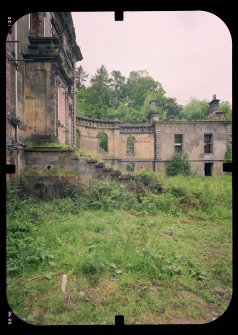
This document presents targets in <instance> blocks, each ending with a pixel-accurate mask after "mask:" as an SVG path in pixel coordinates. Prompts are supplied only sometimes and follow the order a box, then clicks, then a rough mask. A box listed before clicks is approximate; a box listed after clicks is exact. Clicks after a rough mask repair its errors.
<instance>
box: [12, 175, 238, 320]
mask: <svg viewBox="0 0 238 335" xmlns="http://www.w3.org/2000/svg"><path fill="white" fill-rule="evenodd" d="M151 178H152V179H153V178H154V179H153V182H152V179H151ZM151 178H150V176H149V175H148V173H147V172H145V171H142V172H140V173H139V174H137V177H136V178H135V180H134V182H133V183H132V184H131V185H130V187H129V188H128V189H127V190H126V189H125V188H124V186H123V185H122V184H117V183H110V182H107V181H98V182H95V183H93V184H92V185H90V186H89V187H87V188H86V187H84V188H82V187H75V188H74V189H72V188H71V189H68V190H67V194H65V198H64V199H57V200H54V201H49V202H43V201H39V200H36V199H34V198H31V197H29V196H27V195H26V194H24V192H22V191H21V190H20V191H19V190H18V191H17V192H16V190H14V189H9V190H8V201H7V256H8V257H7V272H8V277H7V280H8V290H7V296H8V302H9V304H10V306H11V308H12V310H13V312H14V313H15V314H16V315H17V316H18V317H19V318H21V319H23V320H25V321H27V322H29V323H33V324H104V323H106V324H114V318H115V315H118V314H123V315H124V316H125V323H127V324H136V323H147V324H148V323H149V324H150V323H152V324H158V323H204V322H209V321H212V320H213V319H215V318H217V317H218V316H219V315H221V314H222V313H223V312H224V311H225V310H226V308H227V307H228V305H229V302H230V299H231V291H232V288H231V286H232V283H231V272H232V268H231V238H232V237H231V236H232V232H231V216H232V201H231V200H232V199H231V196H232V192H231V177H230V176H220V177H207V178H205V177H204V178H203V177H181V176H177V177H171V178H163V177H162V176H158V175H157V176H156V175H153V176H151ZM142 181H143V187H142V186H141V184H140V183H141V182H142ZM135 182H136V183H137V184H135ZM153 183H161V184H162V185H164V190H163V192H162V193H161V194H156V192H155V191H154V190H153V188H152V184H153ZM63 274H67V275H68V282H67V290H66V292H65V293H62V292H61V291H60V287H59V281H60V278H61V276H62V275H63Z"/></svg>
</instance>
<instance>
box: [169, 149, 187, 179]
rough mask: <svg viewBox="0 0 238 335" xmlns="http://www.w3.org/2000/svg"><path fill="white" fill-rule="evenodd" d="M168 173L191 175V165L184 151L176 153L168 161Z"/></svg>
mask: <svg viewBox="0 0 238 335" xmlns="http://www.w3.org/2000/svg"><path fill="white" fill-rule="evenodd" d="M167 174H168V176H176V175H178V174H182V175H185V176H188V175H190V174H191V167H190V163H189V161H188V160H187V156H186V155H185V154H182V153H176V154H174V155H173V156H172V157H171V159H170V160H169V161H168V163H167Z"/></svg>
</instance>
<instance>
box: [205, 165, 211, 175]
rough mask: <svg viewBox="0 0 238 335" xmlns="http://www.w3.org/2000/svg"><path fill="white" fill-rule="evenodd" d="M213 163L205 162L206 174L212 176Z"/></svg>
mask: <svg viewBox="0 0 238 335" xmlns="http://www.w3.org/2000/svg"><path fill="white" fill-rule="evenodd" d="M212 170H213V163H205V164H204V175H205V176H212Z"/></svg>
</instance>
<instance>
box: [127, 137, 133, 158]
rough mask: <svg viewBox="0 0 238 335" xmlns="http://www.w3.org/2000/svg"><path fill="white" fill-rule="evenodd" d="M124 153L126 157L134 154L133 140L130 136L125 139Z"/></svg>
mask: <svg viewBox="0 0 238 335" xmlns="http://www.w3.org/2000/svg"><path fill="white" fill-rule="evenodd" d="M126 153H127V154H128V155H134V153H135V138H134V137H132V136H130V137H128V138H127V143H126Z"/></svg>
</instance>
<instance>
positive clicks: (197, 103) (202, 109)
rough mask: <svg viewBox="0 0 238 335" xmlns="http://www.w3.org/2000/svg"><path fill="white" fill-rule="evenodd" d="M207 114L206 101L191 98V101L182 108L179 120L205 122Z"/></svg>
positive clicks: (207, 105) (207, 106)
mask: <svg viewBox="0 0 238 335" xmlns="http://www.w3.org/2000/svg"><path fill="white" fill-rule="evenodd" d="M208 114H209V104H208V102H207V100H198V99H196V98H192V99H191V101H190V102H189V103H188V104H187V105H185V106H184V107H183V110H182V112H181V113H180V115H179V118H180V119H183V120H206V119H207V117H208Z"/></svg>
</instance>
